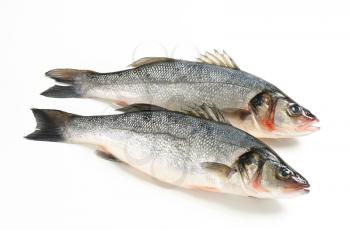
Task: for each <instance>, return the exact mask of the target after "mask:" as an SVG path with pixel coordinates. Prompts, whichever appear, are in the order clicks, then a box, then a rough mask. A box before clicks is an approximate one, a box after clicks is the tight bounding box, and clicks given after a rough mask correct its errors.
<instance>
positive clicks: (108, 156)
mask: <svg viewBox="0 0 350 230" xmlns="http://www.w3.org/2000/svg"><path fill="white" fill-rule="evenodd" d="M96 155H97V156H99V157H101V158H103V159H105V160H109V161H114V162H123V161H121V160H119V159H118V158H116V157H115V156H113V155H112V154H111V153H109V152H106V151H103V150H96Z"/></svg>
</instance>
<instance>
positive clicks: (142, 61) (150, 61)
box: [129, 57, 174, 68]
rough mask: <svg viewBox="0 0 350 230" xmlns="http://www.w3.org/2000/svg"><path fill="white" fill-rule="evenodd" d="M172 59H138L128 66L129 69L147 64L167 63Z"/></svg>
mask: <svg viewBox="0 0 350 230" xmlns="http://www.w3.org/2000/svg"><path fill="white" fill-rule="evenodd" d="M172 60H174V59H172V58H168V57H144V58H140V59H138V60H136V61H134V62H133V63H131V64H130V65H129V66H131V67H135V68H136V67H140V66H143V65H148V64H154V63H159V62H167V61H172Z"/></svg>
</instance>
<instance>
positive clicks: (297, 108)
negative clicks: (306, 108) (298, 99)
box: [288, 104, 302, 116]
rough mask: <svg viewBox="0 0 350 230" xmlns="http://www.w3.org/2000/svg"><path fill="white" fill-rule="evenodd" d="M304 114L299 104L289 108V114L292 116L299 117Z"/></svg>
mask: <svg viewBox="0 0 350 230" xmlns="http://www.w3.org/2000/svg"><path fill="white" fill-rule="evenodd" d="M301 112H302V108H301V107H300V106H299V105H297V104H292V105H290V106H289V108H288V114H289V115H290V116H299V115H300V114H301Z"/></svg>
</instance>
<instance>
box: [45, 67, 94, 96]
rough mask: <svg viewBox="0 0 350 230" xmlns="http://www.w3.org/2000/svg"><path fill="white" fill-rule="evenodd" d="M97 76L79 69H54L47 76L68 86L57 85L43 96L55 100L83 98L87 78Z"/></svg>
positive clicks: (89, 71)
mask: <svg viewBox="0 0 350 230" xmlns="http://www.w3.org/2000/svg"><path fill="white" fill-rule="evenodd" d="M94 74H97V73H96V72H94V71H91V70H77V69H53V70H50V71H48V72H46V73H45V75H46V76H48V77H50V78H52V79H54V80H55V81H56V82H60V83H64V84H66V85H55V86H53V87H51V88H49V89H47V90H46V91H44V92H42V93H41V95H43V96H46V97H55V98H78V97H81V96H82V94H81V85H82V82H83V81H84V79H85V78H86V77H89V76H91V75H94Z"/></svg>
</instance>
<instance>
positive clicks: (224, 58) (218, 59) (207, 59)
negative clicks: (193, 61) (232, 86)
mask: <svg viewBox="0 0 350 230" xmlns="http://www.w3.org/2000/svg"><path fill="white" fill-rule="evenodd" d="M197 61H198V62H202V63H206V64H212V65H218V66H223V67H228V68H232V69H237V70H239V67H238V65H237V64H236V63H235V61H234V60H233V59H232V58H231V57H230V56H229V55H228V54H227V53H226V52H225V51H224V50H223V51H222V53H219V52H218V51H217V50H214V53H209V52H205V54H201V55H200V56H199V57H198V58H197Z"/></svg>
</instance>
